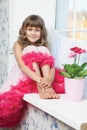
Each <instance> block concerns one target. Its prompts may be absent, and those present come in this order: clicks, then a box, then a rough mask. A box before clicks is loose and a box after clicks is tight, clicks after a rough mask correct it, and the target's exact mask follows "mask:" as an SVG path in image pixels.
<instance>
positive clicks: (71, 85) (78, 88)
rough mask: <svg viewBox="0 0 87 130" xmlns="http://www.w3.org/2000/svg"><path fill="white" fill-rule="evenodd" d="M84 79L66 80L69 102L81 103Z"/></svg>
mask: <svg viewBox="0 0 87 130" xmlns="http://www.w3.org/2000/svg"><path fill="white" fill-rule="evenodd" d="M83 88H84V79H70V78H65V95H66V98H67V99H68V100H69V101H80V100H81V98H82V95H83Z"/></svg>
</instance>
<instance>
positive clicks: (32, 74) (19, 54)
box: [14, 42, 41, 83]
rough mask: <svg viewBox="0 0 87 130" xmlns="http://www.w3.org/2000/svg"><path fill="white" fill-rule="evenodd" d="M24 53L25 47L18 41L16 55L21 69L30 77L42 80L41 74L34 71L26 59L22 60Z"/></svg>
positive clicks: (15, 47)
mask: <svg viewBox="0 0 87 130" xmlns="http://www.w3.org/2000/svg"><path fill="white" fill-rule="evenodd" d="M22 54H23V48H22V46H21V45H20V44H19V43H18V42H16V43H15V44H14V55H15V58H16V61H17V63H18V66H19V68H20V70H21V71H22V72H23V73H24V74H25V75H26V76H28V77H30V78H31V79H32V80H34V81H36V82H38V83H39V82H40V79H41V77H40V76H39V75H37V74H36V73H35V72H34V71H32V70H31V69H29V68H28V67H27V66H26V65H25V63H24V61H23V60H22V58H21V57H22Z"/></svg>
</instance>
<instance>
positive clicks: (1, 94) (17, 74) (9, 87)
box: [0, 45, 65, 128]
mask: <svg viewBox="0 0 87 130" xmlns="http://www.w3.org/2000/svg"><path fill="white" fill-rule="evenodd" d="M22 59H23V61H24V62H25V64H26V65H27V66H28V67H29V68H30V69H32V70H33V71H35V70H34V69H33V66H32V62H37V63H38V65H39V66H43V65H50V67H54V58H53V57H52V56H51V55H50V53H49V51H48V49H47V48H46V47H44V46H40V47H35V46H31V45H30V46H27V47H25V48H24V50H23V56H22ZM52 85H53V89H54V90H55V92H56V93H64V92H65V90H64V77H63V76H61V75H60V69H58V68H56V69H55V78H54V81H53V83H52ZM26 93H38V90H37V84H36V82H35V81H33V80H32V79H30V78H29V77H27V76H26V75H25V74H24V73H23V72H22V71H21V70H20V68H19V67H18V65H17V64H15V65H14V67H13V68H12V70H11V72H10V74H9V75H8V77H7V80H6V82H5V83H4V84H3V86H2V88H1V89H0V127H3V128H6V127H13V126H16V125H18V123H19V122H20V121H21V118H22V116H23V112H24V110H25V106H26V105H27V103H26V102H25V101H24V100H23V96H24V94H26Z"/></svg>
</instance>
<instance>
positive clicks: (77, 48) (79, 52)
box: [70, 47, 86, 54]
mask: <svg viewBox="0 0 87 130" xmlns="http://www.w3.org/2000/svg"><path fill="white" fill-rule="evenodd" d="M70 50H71V51H73V52H74V53H77V54H81V53H86V50H85V49H81V48H79V47H73V48H71V49H70Z"/></svg>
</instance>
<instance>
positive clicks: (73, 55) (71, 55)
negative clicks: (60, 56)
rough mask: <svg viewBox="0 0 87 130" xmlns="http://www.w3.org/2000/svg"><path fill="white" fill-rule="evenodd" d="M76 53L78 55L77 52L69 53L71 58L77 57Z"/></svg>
mask: <svg viewBox="0 0 87 130" xmlns="http://www.w3.org/2000/svg"><path fill="white" fill-rule="evenodd" d="M76 55H77V54H76V53H71V54H70V55H69V58H72V57H75V56H76Z"/></svg>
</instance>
